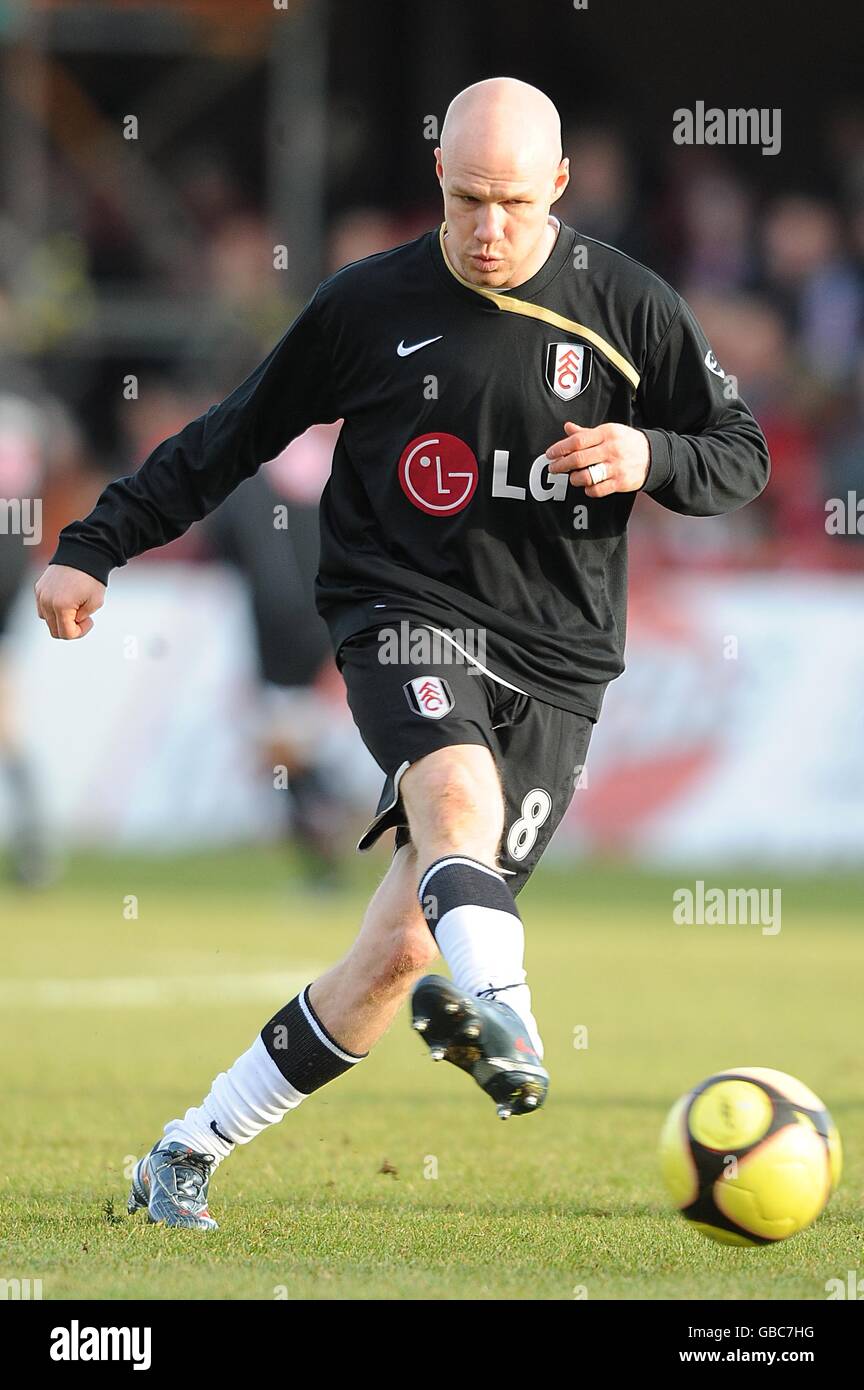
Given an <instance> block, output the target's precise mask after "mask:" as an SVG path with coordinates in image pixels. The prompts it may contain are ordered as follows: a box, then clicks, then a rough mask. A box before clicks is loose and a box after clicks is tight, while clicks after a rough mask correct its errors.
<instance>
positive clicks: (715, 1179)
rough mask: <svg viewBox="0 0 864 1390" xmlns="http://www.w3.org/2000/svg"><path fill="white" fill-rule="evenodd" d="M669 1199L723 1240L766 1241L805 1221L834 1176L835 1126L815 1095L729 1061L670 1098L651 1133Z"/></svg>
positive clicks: (781, 1077)
mask: <svg viewBox="0 0 864 1390" xmlns="http://www.w3.org/2000/svg"><path fill="white" fill-rule="evenodd" d="M660 1166H661V1169H662V1172H663V1178H664V1180H665V1182H666V1186H667V1187H668V1189H669V1192H670V1193H671V1196H672V1200H673V1202H674V1203H675V1206H676V1207H677V1208H678V1210H679V1211H680V1212H681V1215H682V1216H684V1217H686V1218H687V1220H688V1221H692V1222H693V1225H694V1226H695V1227H696V1229H697V1230H698V1231H701V1232H702V1234H703V1235H705V1236H709V1237H710V1238H711V1239H712V1240H718V1241H721V1242H722V1243H724V1244H726V1245H771V1244H772V1243H773V1242H774V1241H777V1240H785V1239H786V1237H787V1236H792V1235H795V1233H796V1232H797V1231H803V1230H804V1227H805V1226H809V1225H810V1223H811V1222H812V1221H815V1220H816V1218H817V1216H818V1215H819V1214H820V1212H821V1211H822V1210H823V1209H824V1207H825V1204H826V1202H827V1201H828V1198H829V1197H830V1196H831V1193H832V1192H833V1191H834V1189H835V1188H836V1186H837V1184H838V1183H839V1181H840V1169H841V1166H842V1151H841V1146H840V1135H839V1134H838V1133H837V1128H836V1126H835V1124H834V1122H833V1120H832V1119H831V1116H830V1115H829V1113H828V1111H827V1110H826V1109H825V1106H824V1105H823V1103H822V1101H821V1100H820V1099H819V1097H818V1096H817V1095H814V1093H813V1092H812V1091H811V1090H810V1088H809V1087H808V1086H805V1085H804V1084H803V1083H802V1082H800V1081H796V1079H795V1077H794V1076H787V1075H786V1074H785V1072H782V1071H772V1070H771V1069H770V1068H768V1067H733V1068H731V1070H729V1071H721V1072H717V1073H716V1075H714V1076H709V1078H708V1080H707V1081H703V1082H701V1083H700V1085H698V1086H694V1088H693V1090H692V1091H688V1092H687V1094H686V1095H684V1096H682V1097H681V1099H680V1100H678V1101H676V1102H675V1104H674V1105H673V1107H672V1109H671V1110H670V1111H669V1114H668V1115H667V1117H666V1122H665V1124H664V1126H663V1130H662V1133H661V1135H660Z"/></svg>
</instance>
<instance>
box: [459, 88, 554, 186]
mask: <svg viewBox="0 0 864 1390" xmlns="http://www.w3.org/2000/svg"><path fill="white" fill-rule="evenodd" d="M441 149H442V151H443V154H444V157H445V159H446V158H447V157H448V156H451V157H452V158H454V159H460V158H469V159H470V158H476V159H478V160H485V161H487V162H489V163H491V164H496V163H503V164H511V165H513V166H514V167H535V166H537V165H541V164H544V163H545V164H551V165H553V166H554V165H557V164H558V163H559V161H560V159H561V117H560V116H559V115H558V111H557V110H556V108H555V105H554V103H553V102H551V101H550V100H549V98H548V97H547V95H546V93H545V92H541V91H540V89H539V88H538V87H532V86H530V85H529V83H527V82H520V81H519V79H518V78H516V77H489V78H487V79H486V81H485V82H475V83H474V84H473V85H472V86H471V87H466V88H465V89H464V90H463V91H461V92H459V93H458V95H457V96H455V97H454V98H453V100H452V101H451V103H450V105H449V106H448V108H447V114H446V115H445V117H444V124H443V126H442V127H441Z"/></svg>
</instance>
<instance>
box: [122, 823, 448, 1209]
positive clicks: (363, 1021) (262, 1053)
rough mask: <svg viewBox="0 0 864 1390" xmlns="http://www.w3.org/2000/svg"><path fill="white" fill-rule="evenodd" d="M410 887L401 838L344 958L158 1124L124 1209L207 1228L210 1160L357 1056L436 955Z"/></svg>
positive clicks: (412, 863) (411, 868)
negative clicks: (204, 1089) (193, 1101)
mask: <svg viewBox="0 0 864 1390" xmlns="http://www.w3.org/2000/svg"><path fill="white" fill-rule="evenodd" d="M416 890H417V863H416V856H415V854H414V852H413V850H412V849H411V848H410V847H409V846H406V847H404V848H402V849H400V850H398V851H397V853H396V854H395V855H394V857H393V860H392V862H391V864H390V867H389V869H388V871H387V873H386V875H385V877H384V879H383V881H382V883H381V884H380V885H379V887H378V889H377V891H376V893H375V894H374V896H373V898H372V900H371V902H370V904H369V907H368V908H367V911H366V913H365V916H364V919H363V923H362V926H361V928H360V932H359V935H358V937H357V940H356V941H355V943H354V945H353V946H352V947H351V949H350V951H349V952H348V953H347V955H346V956H345V957H344V959H343V960H342V961H341V962H340V963H339V964H338V965H336V966H334V967H333V969H331V970H329V971H327V972H326V974H324V975H322V976H321V977H320V978H319V979H318V980H316V981H314V982H313V983H312V984H311V985H309V986H307V988H306V989H304V990H303V991H302V992H301V993H300V994H299V995H298V996H297V997H296V998H295V999H292V1000H291V1001H289V1003H288V1004H286V1005H285V1007H284V1008H283V1009H280V1010H279V1012H278V1013H277V1014H275V1015H274V1016H273V1017H272V1018H271V1019H270V1020H269V1021H268V1022H267V1023H266V1024H265V1025H264V1027H263V1028H262V1030H261V1032H260V1034H259V1035H258V1037H256V1038H255V1040H254V1042H253V1043H252V1045H251V1047H249V1048H248V1049H247V1051H246V1052H244V1053H243V1054H242V1055H241V1056H240V1057H238V1059H237V1060H236V1062H234V1063H233V1065H232V1066H231V1067H229V1069H228V1070H227V1071H225V1072H221V1073H220V1074H219V1075H218V1076H217V1077H216V1079H215V1081H214V1082H213V1085H212V1087H211V1089H210V1091H209V1093H208V1094H207V1095H206V1096H205V1098H204V1100H203V1101H202V1102H201V1104H200V1105H197V1106H193V1107H191V1108H190V1109H189V1110H187V1111H186V1114H185V1115H184V1116H183V1117H182V1118H178V1119H175V1120H171V1121H169V1123H168V1124H167V1125H166V1126H165V1130H164V1133H163V1136H162V1138H161V1139H160V1140H158V1141H157V1144H156V1145H154V1148H153V1149H152V1150H151V1152H150V1153H149V1154H148V1155H146V1156H145V1158H143V1159H142V1160H141V1161H140V1162H139V1163H138V1164H137V1166H136V1169H135V1173H134V1176H133V1180H132V1192H131V1194H130V1198H129V1204H128V1205H129V1210H130V1212H132V1211H135V1210H137V1209H138V1208H142V1207H147V1209H148V1214H149V1217H150V1219H151V1220H154V1221H164V1222H166V1223H167V1224H169V1225H172V1226H188V1227H194V1228H197V1229H199V1230H208V1229H209V1230H212V1229H214V1228H215V1225H216V1223H215V1221H213V1219H212V1217H211V1216H210V1214H209V1211H208V1210H207V1196H208V1186H209V1180H210V1177H211V1175H212V1173H213V1171H214V1170H215V1168H216V1167H217V1166H218V1164H219V1163H221V1162H222V1161H223V1159H225V1158H227V1156H228V1155H229V1154H230V1153H231V1152H232V1151H233V1149H234V1148H235V1146H236V1145H238V1144H248V1143H249V1142H250V1141H251V1140H252V1139H254V1138H255V1136H256V1135H258V1134H260V1133H261V1131H262V1130H264V1129H266V1128H269V1126H270V1125H273V1124H277V1123H278V1122H279V1121H280V1120H282V1119H283V1118H284V1116H285V1115H287V1114H288V1112H289V1111H291V1110H295V1109H296V1108H297V1107H298V1106H299V1105H300V1104H301V1103H302V1102H303V1101H304V1100H306V1099H307V1097H308V1096H310V1095H311V1094H312V1093H313V1092H314V1091H317V1090H320V1089H321V1087H322V1086H325V1085H326V1084H327V1083H328V1082H330V1081H334V1080H335V1079H336V1078H337V1077H339V1076H342V1075H343V1074H345V1073H346V1072H348V1071H350V1070H351V1069H352V1068H353V1067H354V1066H356V1065H357V1063H358V1062H360V1061H362V1060H363V1058H364V1057H365V1056H366V1055H367V1054H368V1052H369V1051H370V1049H371V1048H372V1047H373V1046H374V1045H375V1043H376V1042H377V1041H378V1039H379V1038H380V1037H381V1036H382V1034H383V1033H384V1032H385V1031H386V1030H387V1028H388V1027H389V1026H390V1023H391V1022H392V1020H393V1017H394V1015H395V1013H396V1011H397V1010H398V1008H399V1006H400V1004H401V1003H402V1002H403V1000H404V999H405V997H406V995H407V994H408V992H409V991H410V989H411V987H412V985H413V984H414V983H415V981H416V980H417V978H418V976H419V975H420V974H422V972H423V971H424V970H426V969H428V967H429V964H430V962H431V961H432V960H433V959H434V958H435V956H436V955H437V948H436V946H435V943H434V941H433V939H432V937H431V935H430V933H429V930H428V928H427V926H426V923H425V921H424V918H423V915H422V913H421V911H420V906H419V904H418V902H417V891H416Z"/></svg>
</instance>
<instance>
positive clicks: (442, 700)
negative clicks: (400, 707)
mask: <svg viewBox="0 0 864 1390" xmlns="http://www.w3.org/2000/svg"><path fill="white" fill-rule="evenodd" d="M402 689H403V690H404V691H405V696H406V699H407V700H408V703H409V705H410V706H411V708H412V709H413V711H414V713H415V714H422V715H423V716H424V717H425V718H426V719H443V718H444V716H445V714H449V713H450V711H451V709H452V708H453V696H452V694H451V693H450V687H449V685H448V684H447V682H446V681H444V680H441V679H440V678H439V677H438V676H415V677H414V679H413V681H406V683H405V685H404V686H403V687H402Z"/></svg>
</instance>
